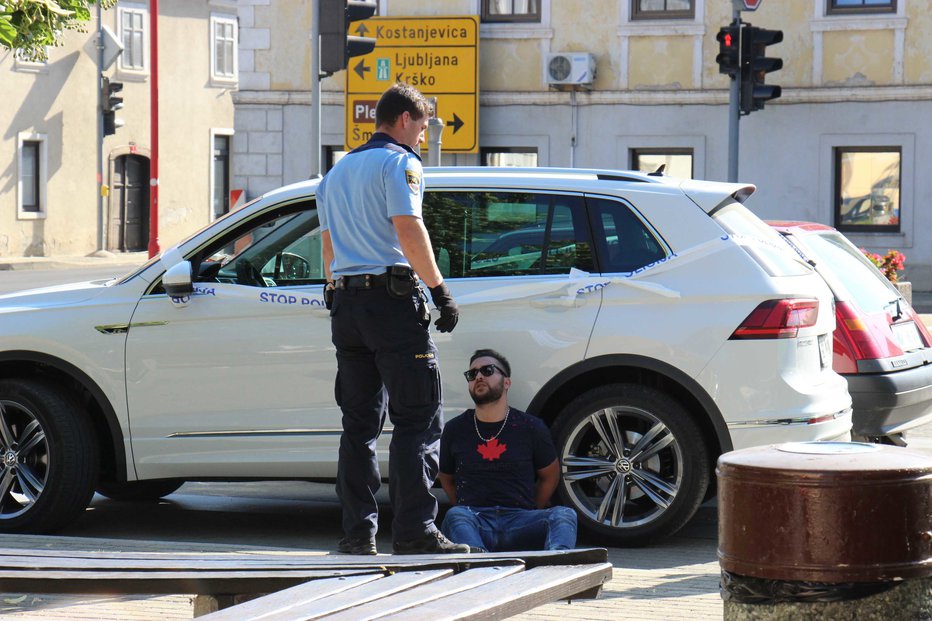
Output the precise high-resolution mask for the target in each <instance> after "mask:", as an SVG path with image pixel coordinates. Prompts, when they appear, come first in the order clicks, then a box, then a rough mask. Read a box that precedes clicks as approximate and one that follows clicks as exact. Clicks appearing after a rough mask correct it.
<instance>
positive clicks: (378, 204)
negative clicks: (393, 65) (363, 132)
mask: <svg viewBox="0 0 932 621" xmlns="http://www.w3.org/2000/svg"><path fill="white" fill-rule="evenodd" d="M430 112H431V110H430V104H429V103H428V102H427V100H426V99H425V98H424V96H423V95H422V94H421V93H420V92H418V91H417V89H415V88H413V87H411V86H409V85H407V84H400V83H399V84H395V85H394V86H392V87H391V88H389V89H388V90H386V91H385V92H384V93H383V94H382V97H381V98H380V99H379V103H378V105H377V106H376V110H375V122H376V133H375V134H373V136H372V138H371V139H370V140H369V141H368V142H367V143H366V144H364V145H363V146H361V147H359V148H358V149H355V150H353V151H352V152H350V153H349V154H347V155H346V156H345V157H344V158H343V159H342V160H340V161H339V162H338V163H337V164H336V165H335V166H334V167H333V169H332V170H330V172H329V173H327V175H326V176H325V177H324V179H323V180H322V181H321V183H320V185H319V186H318V189H317V204H318V211H319V214H320V225H321V231H322V240H323V258H324V265H325V269H326V270H327V280H328V281H329V282H328V285H327V289H326V291H325V296H324V297H325V301H326V302H327V304H328V307H329V308H330V316H331V332H332V337H333V344H334V345H335V346H336V349H337V379H336V390H335V393H336V400H337V403H338V404H339V406H340V409H341V410H342V412H343V435H342V436H341V438H340V456H339V465H338V469H337V493H338V495H339V497H340V501H341V503H342V505H343V532H344V537H343V539H342V540H340V543H339V545H338V546H337V550H338V551H339V552H340V553H342V554H376V546H375V533H376V530H377V527H378V506H377V505H376V500H375V494H376V491H378V489H379V486H380V482H381V481H380V474H379V463H378V459H377V457H376V452H375V448H376V439H377V438H378V437H379V435H380V434H381V432H382V426H383V425H384V423H385V417H386V414H387V415H388V417H389V418H390V419H391V422H392V425H393V431H392V439H391V444H390V446H389V464H390V473H389V491H390V498H391V503H392V509H393V512H394V519H393V520H392V542H393V549H394V552H395V553H396V554H433V553H442V552H468V551H469V546H467V545H462V544H454V543H452V542H451V541H449V540H448V539H446V537H444V536H443V535H442V534H441V533H440V531H439V530H438V528H437V526H436V525H435V524H434V520H435V519H436V517H437V499H436V498H435V497H434V496H433V494H431V491H430V488H431V486H432V485H433V482H434V479H435V478H436V476H437V471H438V451H439V445H440V434H441V431H442V427H443V416H442V413H441V393H440V372H439V368H438V366H437V348H436V347H435V346H434V343H433V340H432V339H431V338H430V333H429V331H428V328H429V325H430V311H429V310H428V308H427V302H426V296H424V295H423V293H422V291H421V288H420V286H419V284H418V279H420V281H421V282H423V283H424V284H425V285H426V286H427V288H428V290H429V291H430V295H431V299H432V301H433V303H434V305H435V306H436V307H437V308H438V309H439V310H440V318H439V319H438V320H437V321H436V323H435V325H436V327H437V329H438V330H440V331H441V332H450V331H452V330H453V328H454V327H455V326H456V322H457V319H458V317H459V311H458V309H457V306H456V302H454V300H453V296H452V295H451V294H450V290H449V289H448V288H447V286H446V283H444V282H443V277H442V276H441V275H440V270H439V269H438V268H437V264H436V262H435V260H434V254H433V250H432V248H431V244H430V238H429V237H428V236H427V229H425V228H424V223H423V221H422V219H421V201H422V198H423V195H424V176H423V170H422V167H421V158H420V157H419V156H418V155H417V153H415V152H414V150H413V148H412V147H414V146H416V145H417V144H419V143H420V142H421V141H422V140H423V138H424V130H425V129H426V128H427V121H428V118H429V117H430ZM386 393H387V394H386Z"/></svg>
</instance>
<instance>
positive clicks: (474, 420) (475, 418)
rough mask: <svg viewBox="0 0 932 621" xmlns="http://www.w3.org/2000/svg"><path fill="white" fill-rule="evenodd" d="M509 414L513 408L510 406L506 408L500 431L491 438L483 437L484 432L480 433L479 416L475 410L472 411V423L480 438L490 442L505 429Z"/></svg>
mask: <svg viewBox="0 0 932 621" xmlns="http://www.w3.org/2000/svg"><path fill="white" fill-rule="evenodd" d="M509 414H511V408H508V409H507V410H505V420H503V421H502V426H501V427H499V428H498V433H496V434H495V435H494V436H492V437H491V438H483V437H482V434H481V433H479V416H478V415H477V414H476V413H475V412H473V413H472V424H473V425H474V426H475V427H476V435H477V436H479V439H480V440H482V441H483V442H485V443H486V444H488V443H489V442H491V441H492V440H494V439H495V438H497V437H498V436H499V434H501V433H502V432H503V431H504V430H505V424H506V423H507V422H508V415H509Z"/></svg>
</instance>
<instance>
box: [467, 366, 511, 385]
mask: <svg viewBox="0 0 932 621" xmlns="http://www.w3.org/2000/svg"><path fill="white" fill-rule="evenodd" d="M495 371H498V372H499V373H501V374H502V375H504V376H505V377H508V376H507V375H505V371H504V370H503V369H502V368H501V367H500V366H498V365H497V364H484V365H482V366H481V367H479V368H478V369H469V370H468V371H463V375H464V376H465V377H466V381H467V382H471V381H473V380H474V379H476V376H477V375H479V374H480V373H482V377H491V376H492V374H493V373H495Z"/></svg>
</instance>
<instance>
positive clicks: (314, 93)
mask: <svg viewBox="0 0 932 621" xmlns="http://www.w3.org/2000/svg"><path fill="white" fill-rule="evenodd" d="M310 36H311V177H313V176H315V175H319V174H321V168H322V167H321V162H320V107H321V106H320V0H311V35H310Z"/></svg>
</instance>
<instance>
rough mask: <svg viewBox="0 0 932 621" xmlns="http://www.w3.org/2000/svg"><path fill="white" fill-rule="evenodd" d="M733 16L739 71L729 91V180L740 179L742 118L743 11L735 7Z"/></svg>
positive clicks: (735, 180) (735, 181) (734, 181)
mask: <svg viewBox="0 0 932 621" xmlns="http://www.w3.org/2000/svg"><path fill="white" fill-rule="evenodd" d="M732 17H733V19H734V21H735V23H737V24H738V71H737V73H735V77H734V79H733V80H732V81H731V90H730V91H729V93H728V181H730V182H732V183H737V181H738V138H739V127H738V123H739V121H740V120H741V110H740V97H741V61H742V58H741V35H742V33H741V11H739V10H738V9H734V11H733V12H732Z"/></svg>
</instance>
